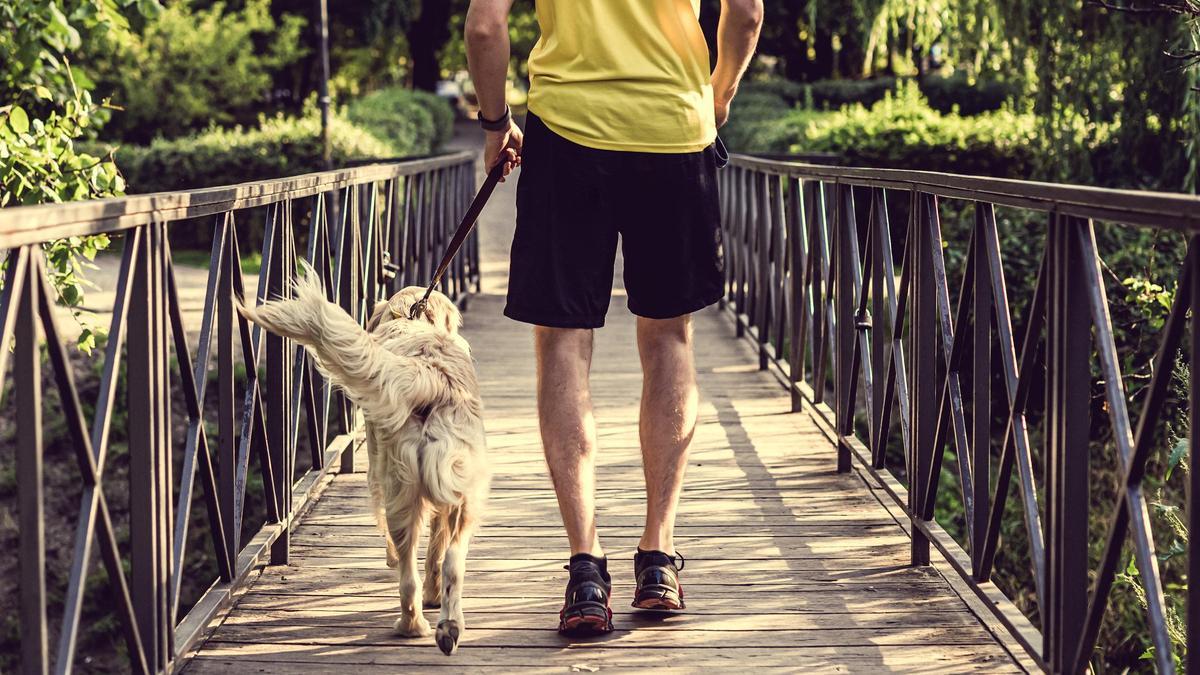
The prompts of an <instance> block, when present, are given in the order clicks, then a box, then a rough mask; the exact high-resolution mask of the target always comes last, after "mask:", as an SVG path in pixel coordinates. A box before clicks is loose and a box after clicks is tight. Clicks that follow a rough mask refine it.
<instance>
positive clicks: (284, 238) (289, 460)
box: [262, 201, 296, 565]
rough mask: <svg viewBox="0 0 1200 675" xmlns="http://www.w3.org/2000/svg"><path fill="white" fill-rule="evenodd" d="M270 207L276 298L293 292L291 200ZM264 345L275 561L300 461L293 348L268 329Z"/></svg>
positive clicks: (285, 544) (270, 271) (279, 558)
mask: <svg viewBox="0 0 1200 675" xmlns="http://www.w3.org/2000/svg"><path fill="white" fill-rule="evenodd" d="M272 209H273V211H274V213H273V214H272V218H273V219H274V223H273V225H272V227H270V228H268V232H269V233H270V235H271V236H272V238H273V239H274V241H272V242H270V243H269V244H264V246H270V247H271V260H270V264H269V266H268V268H267V269H265V270H263V271H262V273H263V274H266V275H267V299H271V300H274V299H277V298H288V297H291V289H292V284H291V281H292V274H293V270H295V268H296V263H295V260H296V254H295V250H294V245H295V244H294V241H293V238H292V204H291V202H290V201H284V202H282V203H281V204H276V205H274V206H273V207H272ZM265 347H266V351H267V354H266V357H267V358H266V369H267V372H266V378H267V387H266V391H264V392H263V394H264V395H265V397H266V401H264V403H265V405H264V408H265V409H264V411H263V412H264V413H265V414H266V418H267V424H266V427H267V447H269V448H270V450H271V471H272V473H274V474H275V475H274V476H270V477H267V476H264V477H263V478H264V479H268V480H272V481H274V483H275V494H276V495H277V497H278V499H279V519H280V521H281V523H282V528H281V530H280V532H279V537H278V538H277V539H276V540H275V542H274V543H273V544H272V545H271V564H272V565H286V564H287V563H288V560H289V557H290V550H291V514H292V476H293V473H294V471H295V469H294V466H293V465H294V463H295V461H296V450H295V446H294V445H293V443H294V440H295V437H294V436H293V435H292V417H293V415H295V414H296V411H295V410H293V409H292V369H293V363H292V348H291V346H290V345H289V344H288V341H287V340H285V339H283V338H281V337H279V336H278V335H275V334H274V333H271V332H267V334H266V345H265Z"/></svg>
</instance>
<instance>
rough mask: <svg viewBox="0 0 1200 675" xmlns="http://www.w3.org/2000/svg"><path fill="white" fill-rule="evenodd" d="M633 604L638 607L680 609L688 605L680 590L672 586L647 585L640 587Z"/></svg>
mask: <svg viewBox="0 0 1200 675" xmlns="http://www.w3.org/2000/svg"><path fill="white" fill-rule="evenodd" d="M633 606H634V607H635V608H636V609H653V610H667V611H678V610H681V609H683V608H685V607H686V606H687V605H686V604H684V602H683V596H682V595H680V594H679V591H677V590H675V589H674V588H671V587H670V586H646V587H645V588H639V589H638V591H637V596H636V597H634V599H633Z"/></svg>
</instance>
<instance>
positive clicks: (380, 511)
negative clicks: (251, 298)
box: [238, 270, 489, 654]
mask: <svg viewBox="0 0 1200 675" xmlns="http://www.w3.org/2000/svg"><path fill="white" fill-rule="evenodd" d="M306 271H307V274H306V275H305V276H304V277H303V278H302V279H301V280H300V281H298V282H297V283H296V286H295V297H294V298H292V299H288V300H279V301H272V302H267V303H264V304H262V305H259V306H258V307H255V308H246V307H239V309H238V311H239V312H241V314H242V315H243V316H245V317H246V318H247V319H249V320H250V321H253V322H255V323H257V324H259V325H261V326H263V327H264V328H266V329H267V330H269V331H271V332H272V333H276V334H278V335H282V336H284V337H288V338H291V339H293V340H296V341H297V342H299V343H300V344H302V345H304V346H305V347H306V348H307V349H308V352H309V354H310V355H311V356H312V357H313V358H314V360H315V362H316V364H317V368H318V369H320V371H321V372H322V373H323V374H324V375H325V376H326V377H328V378H329V379H330V381H331V382H333V383H334V384H336V385H337V386H339V387H341V388H342V389H343V390H344V391H345V392H346V394H347V395H348V396H349V397H350V399H351V400H352V401H354V402H355V403H356V404H358V405H359V406H360V407H361V408H362V411H363V417H364V418H365V419H366V427H367V429H366V431H367V451H368V457H369V462H370V463H369V466H368V472H367V482H368V484H369V486H370V490H371V498H372V505H373V508H374V510H375V516H376V518H377V520H378V522H379V524H380V526H381V528H382V529H383V531H384V538H385V539H386V540H387V554H388V556H387V557H388V565H389V566H393V567H396V568H397V570H398V572H399V577H400V618H399V619H397V620H396V623H395V629H396V631H397V632H398V633H400V634H401V635H406V636H410V637H415V636H421V635H429V633H430V627H429V622H428V621H426V620H425V617H424V616H423V615H422V613H421V608H422V606H421V605H419V604H417V589H418V587H420V586H421V584H420V576H419V575H420V573H419V572H418V570H417V540H418V537H419V536H420V531H421V530H422V529H423V528H424V524H425V521H426V517H427V516H432V520H431V521H430V538H429V554H428V557H427V558H426V561H425V583H424V590H423V598H422V599H423V604H424V605H425V606H428V607H437V606H440V607H441V615H440V617H439V619H438V625H437V636H436V639H437V644H438V647H440V648H441V650H442V651H443V652H445V653H446V654H451V653H453V652H454V651H455V650H456V649H457V647H458V641H459V637H460V636H461V634H462V631H463V630H464V629H465V627H466V624H465V622H464V620H463V612H462V587H463V573H464V571H465V565H466V555H467V544H468V542H469V540H470V538H471V534H472V532H473V530H474V529H475V528H476V526H477V525H478V524H479V521H480V517H481V516H482V515H483V510H484V502H485V500H486V498H487V491H488V483H489V476H488V470H487V468H488V467H487V461H486V445H485V440H484V431H483V404H482V402H481V400H480V397H479V384H478V382H477V380H476V376H475V367H474V363H473V362H472V360H471V355H470V348H469V347H468V345H467V342H466V340H464V339H463V338H462V337H461V336H460V335H459V334H458V328H459V326H460V325H461V324H462V316H461V314H459V311H458V309H457V308H456V307H455V306H454V304H453V303H452V302H450V299H449V298H447V297H446V296H445V295H442V294H441V293H436V292H435V293H434V294H433V295H432V296H431V297H430V298H429V304H428V306H427V308H426V311H425V313H424V317H423V318H424V320H415V321H410V320H409V319H408V315H409V308H410V307H411V306H412V305H413V304H414V303H415V302H416V301H417V300H418V299H420V297H421V295H422V294H423V293H424V290H425V289H423V288H418V287H415V286H410V287H408V288H405V289H404V290H402V291H400V292H399V293H397V294H396V295H394V296H392V298H391V300H388V301H382V302H379V303H378V304H377V305H376V306H375V308H374V311H373V312H372V315H371V317H370V320H369V321H368V322H367V330H363V329H362V328H361V327H360V326H359V325H358V324H357V323H356V322H355V321H354V320H353V319H352V318H351V317H350V316H349V315H348V314H346V312H344V311H343V310H342V309H341V308H340V307H338V306H337V305H335V304H333V303H330V302H327V301H326V300H325V294H324V293H323V292H322V290H321V287H320V285H319V281H316V277H317V275H316V274H315V273H313V272H312V270H306Z"/></svg>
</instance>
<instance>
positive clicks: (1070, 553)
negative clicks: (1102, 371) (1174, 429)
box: [1043, 216, 1091, 672]
mask: <svg viewBox="0 0 1200 675" xmlns="http://www.w3.org/2000/svg"><path fill="white" fill-rule="evenodd" d="M1085 227H1088V223H1087V221H1086V220H1081V219H1079V218H1074V217H1059V216H1055V217H1052V218H1051V226H1050V233H1049V235H1048V236H1049V247H1050V250H1049V254H1048V259H1049V265H1048V267H1047V269H1048V271H1049V273H1050V282H1051V283H1050V295H1049V304H1048V307H1047V310H1048V311H1047V314H1048V316H1047V319H1048V320H1047V326H1046V338H1047V340H1046V342H1047V349H1046V357H1047V358H1046V360H1047V364H1046V453H1045V457H1046V472H1047V476H1046V505H1047V511H1048V514H1049V518H1048V523H1047V526H1046V553H1047V555H1046V560H1047V567H1048V569H1047V575H1046V578H1047V584H1048V587H1049V591H1048V592H1047V594H1046V598H1047V601H1048V603H1049V605H1050V606H1049V607H1047V608H1046V611H1045V612H1044V616H1045V620H1044V622H1045V625H1044V627H1043V657H1044V659H1045V661H1046V663H1047V664H1049V666H1050V669H1051V670H1052V671H1054V672H1064V671H1066V670H1067V669H1069V668H1070V667H1071V660H1072V659H1073V658H1074V655H1075V652H1076V649H1077V648H1078V645H1079V641H1080V638H1081V636H1082V630H1083V623H1084V618H1085V615H1086V611H1087V593H1088V589H1087V584H1088V540H1089V538H1088V438H1089V419H1088V405H1089V398H1090V396H1089V394H1090V391H1091V369H1090V364H1089V361H1090V354H1091V319H1090V317H1089V315H1088V305H1087V302H1086V301H1085V299H1086V297H1087V289H1086V287H1085V285H1084V284H1085V283H1086V278H1085V277H1084V276H1083V270H1084V269H1085V268H1084V265H1083V260H1082V251H1081V249H1080V246H1079V243H1078V241H1079V234H1078V231H1079V229H1080V228H1085Z"/></svg>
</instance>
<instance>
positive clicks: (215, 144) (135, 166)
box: [116, 114, 401, 193]
mask: <svg viewBox="0 0 1200 675" xmlns="http://www.w3.org/2000/svg"><path fill="white" fill-rule="evenodd" d="M329 135H330V141H331V144H332V149H333V162H334V164H335V165H340V164H344V163H345V162H346V161H347V160H351V159H359V158H364V157H394V156H396V155H398V154H401V153H399V152H398V151H397V149H396V148H395V147H393V146H392V145H391V144H389V143H388V142H387V141H384V140H381V139H379V138H376V137H375V136H374V135H372V134H371V133H369V132H367V131H365V130H363V129H360V128H358V127H356V126H355V125H353V124H351V123H349V122H347V121H346V120H345V119H342V118H341V117H339V116H336V115H335V116H333V117H332V118H331V119H330V123H329ZM321 155H322V147H321V123H320V120H319V119H318V118H317V117H316V116H315V115H312V114H309V115H306V116H304V117H299V118H294V117H283V116H278V117H264V118H262V119H261V121H260V124H259V127H258V128H257V129H245V128H242V127H234V128H232V129H220V128H215V127H214V128H211V129H209V130H207V131H204V132H202V133H199V134H196V135H194V136H187V137H184V138H176V139H171V140H165V139H157V140H155V141H154V142H153V143H151V144H150V145H148V146H136V145H126V146H121V147H119V148H118V149H117V152H116V159H117V166H119V167H120V168H121V171H122V173H124V175H125V180H126V182H127V183H128V191H129V192H134V193H145V192H159V191H163V190H190V189H196V188H202V187H211V186H215V185H229V184H233V183H242V182H245V181H251V180H264V179H268V178H279V177H283V176H290V175H295V174H301V173H306V172H309V171H319V170H321V169H323V168H324V164H323V161H322V157H321Z"/></svg>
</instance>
